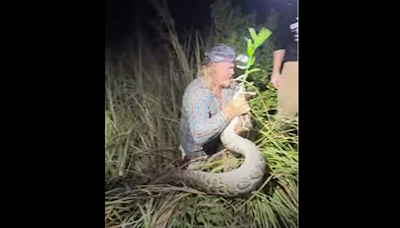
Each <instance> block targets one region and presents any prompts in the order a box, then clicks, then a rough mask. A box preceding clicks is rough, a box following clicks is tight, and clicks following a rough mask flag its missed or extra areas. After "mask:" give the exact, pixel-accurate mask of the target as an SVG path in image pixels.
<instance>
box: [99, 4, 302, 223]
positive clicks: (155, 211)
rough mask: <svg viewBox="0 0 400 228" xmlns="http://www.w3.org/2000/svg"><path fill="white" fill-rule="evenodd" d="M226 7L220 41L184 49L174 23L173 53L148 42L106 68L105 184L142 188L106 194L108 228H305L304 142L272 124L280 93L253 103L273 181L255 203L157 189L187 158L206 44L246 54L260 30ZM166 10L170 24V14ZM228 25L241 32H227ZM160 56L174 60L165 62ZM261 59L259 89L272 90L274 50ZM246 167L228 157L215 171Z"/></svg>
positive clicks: (218, 15)
mask: <svg viewBox="0 0 400 228" xmlns="http://www.w3.org/2000/svg"><path fill="white" fill-rule="evenodd" d="M224 4H225V5H224ZM226 4H228V3H226V2H217V3H215V4H214V5H213V17H214V22H215V23H214V28H215V31H219V33H218V34H216V33H215V34H214V36H212V39H208V38H203V39H202V38H200V37H198V36H192V37H191V38H189V39H190V40H189V41H190V42H189V41H184V42H183V41H180V40H179V39H178V36H177V34H176V33H175V30H174V29H173V26H171V24H168V23H166V26H170V27H168V28H169V29H167V31H168V34H163V35H168V37H169V39H170V43H169V44H168V46H165V47H161V48H162V49H160V50H152V51H149V48H148V46H147V45H146V43H145V42H143V43H140V44H139V45H138V46H139V47H140V48H139V49H137V51H135V52H132V53H131V55H130V56H129V58H126V57H124V60H120V61H119V62H118V63H115V62H114V63H110V62H109V61H107V60H106V71H105V89H106V94H105V178H106V180H108V179H111V178H114V177H117V176H122V175H127V174H130V175H131V176H132V177H134V178H133V179H132V180H131V181H132V182H134V184H135V186H133V189H131V190H130V191H122V192H121V191H117V189H112V190H110V191H107V192H106V198H105V226H106V227H151V228H154V227H297V215H298V209H297V206H298V200H297V168H298V166H297V154H298V153H297V136H296V135H293V134H291V133H290V132H289V133H288V132H282V131H281V130H279V128H278V125H277V123H275V122H274V121H272V120H269V116H268V115H267V111H268V110H269V109H271V108H273V106H274V103H273V101H271V100H273V99H271V98H274V96H275V95H274V94H275V92H274V90H272V89H270V90H265V91H263V92H261V94H260V95H259V96H258V97H256V98H255V99H254V100H252V102H251V106H252V109H253V110H252V116H253V119H254V120H255V121H256V122H257V133H259V136H258V138H257V141H256V144H257V145H258V146H259V147H260V149H261V151H262V153H263V155H264V157H265V158H266V159H267V163H268V165H269V167H270V168H271V170H272V173H271V175H270V176H269V177H268V178H267V179H266V181H265V182H264V184H263V186H262V187H261V188H260V189H257V190H255V191H254V192H253V193H252V196H251V197H250V198H235V199H224V198H222V197H215V196H209V195H205V194H203V193H201V192H198V191H196V190H193V189H190V188H183V187H176V186H169V185H160V184H157V185H156V184H154V183H152V181H151V180H152V179H153V177H154V176H155V175H158V174H159V173H166V172H167V171H168V170H167V169H168V168H169V167H168V165H169V164H170V163H172V162H174V160H175V159H177V158H179V157H180V153H179V151H178V150H177V147H178V146H179V116H180V106H181V98H182V95H183V92H184V89H185V88H186V86H187V84H188V83H189V82H190V81H191V80H193V78H194V77H195V76H196V72H197V71H196V69H197V66H198V62H199V53H200V50H204V48H205V47H206V46H210V43H207V42H205V43H204V44H203V42H202V41H203V40H213V39H214V42H228V43H229V44H234V45H235V46H236V47H237V48H238V49H239V50H243V48H244V47H245V46H244V44H245V42H244V39H243V37H244V36H245V34H246V31H247V28H248V27H254V24H252V23H254V17H255V16H254V15H250V16H248V15H241V14H239V11H238V10H237V9H236V11H235V9H232V8H226V7H227V5H226ZM158 7H159V10H160V13H161V15H164V16H165V17H164V22H166V21H167V20H166V19H168V17H167V16H166V15H167V14H166V12H167V11H166V9H165V8H164V6H162V5H161V6H160V5H158ZM221 7H224V8H221ZM229 7H230V5H229ZM227 12H235V13H232V14H229V13H227ZM229 15H231V17H229ZM232 15H234V17H233V16H232ZM233 18H234V19H233ZM228 19H229V20H228ZM224 21H225V23H224ZM241 23H243V24H241ZM224 24H225V25H226V24H230V25H229V26H231V25H232V26H233V27H232V28H224V26H223V25H224ZM259 26H260V25H259ZM231 31H234V32H231ZM246 36H248V35H246ZM242 39H243V40H242ZM142 40H143V39H142ZM165 50H168V52H165ZM154 53H166V55H165V56H162V58H159V57H160V56H154ZM256 55H257V56H258V62H257V65H256V67H260V68H263V69H264V70H265V72H263V73H260V74H259V75H256V76H255V79H254V81H264V82H265V81H267V80H266V78H267V77H268V76H269V73H268V72H269V71H270V67H271V46H270V44H268V43H267V44H266V45H264V46H263V47H262V48H261V50H260V51H259V52H258V53H257V54H256ZM131 63H135V64H131ZM257 77H258V78H257ZM254 89H255V90H256V91H258V89H257V88H254ZM258 92H259V91H258ZM294 127H296V123H294ZM240 162H241V159H238V158H235V157H233V156H230V155H229V154H222V155H221V156H219V157H217V158H216V159H214V160H212V161H210V162H209V165H210V166H211V165H212V167H213V171H214V172H216V171H218V170H226V169H227V168H228V167H227V164H240ZM211 163H212V164H211Z"/></svg>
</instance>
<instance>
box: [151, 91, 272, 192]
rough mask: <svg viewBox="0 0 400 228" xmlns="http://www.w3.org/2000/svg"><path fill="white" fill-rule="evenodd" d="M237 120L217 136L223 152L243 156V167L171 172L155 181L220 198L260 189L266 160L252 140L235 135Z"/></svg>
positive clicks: (237, 94) (175, 170)
mask: <svg viewBox="0 0 400 228" xmlns="http://www.w3.org/2000/svg"><path fill="white" fill-rule="evenodd" d="M241 92H242V91H239V92H237V93H236V94H235V96H239V95H240V93H241ZM241 117H245V116H241ZM239 118H240V117H235V118H234V119H233V120H232V121H231V122H230V123H229V124H228V126H227V127H226V128H225V129H224V131H223V132H222V134H221V136H220V139H221V142H222V144H223V145H224V146H225V148H226V149H228V150H230V151H234V152H237V153H240V154H241V155H243V156H244V157H245V160H244V162H243V164H242V165H241V166H240V167H239V168H238V169H235V170H232V171H229V172H224V173H209V172H204V171H200V170H179V169H173V170H171V171H170V172H169V173H168V174H166V175H164V177H163V178H161V179H159V180H158V181H157V182H158V183H166V184H173V185H174V184H176V183H177V182H183V183H184V184H185V185H186V186H189V187H192V188H194V189H197V190H199V191H202V192H204V193H207V194H210V195H219V196H223V197H236V196H240V195H245V194H248V193H250V192H251V191H253V190H254V189H255V188H257V187H258V186H260V184H261V182H262V180H263V177H264V175H265V173H266V171H267V165H266V161H265V158H264V157H263V156H262V154H261V152H260V150H259V149H258V147H257V146H256V145H255V144H254V143H253V142H252V141H250V140H249V139H247V138H244V137H241V136H240V135H238V134H236V133H235V131H234V128H235V126H237V125H238V124H240V122H239V121H240V119H239Z"/></svg>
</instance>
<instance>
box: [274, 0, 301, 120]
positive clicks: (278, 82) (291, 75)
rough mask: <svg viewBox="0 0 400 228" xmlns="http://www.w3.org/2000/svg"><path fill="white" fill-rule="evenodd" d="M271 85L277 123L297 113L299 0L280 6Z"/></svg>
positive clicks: (291, 117)
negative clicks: (276, 109)
mask: <svg viewBox="0 0 400 228" xmlns="http://www.w3.org/2000/svg"><path fill="white" fill-rule="evenodd" d="M281 4H282V5H281V7H280V8H281V9H280V18H279V23H278V30H277V32H276V43H275V51H274V61H273V70H272V76H271V83H272V85H273V86H274V87H275V88H276V89H277V93H278V114H277V118H278V119H293V118H294V117H295V116H296V114H297V113H298V61H297V41H298V17H297V0H290V1H287V2H285V3H281Z"/></svg>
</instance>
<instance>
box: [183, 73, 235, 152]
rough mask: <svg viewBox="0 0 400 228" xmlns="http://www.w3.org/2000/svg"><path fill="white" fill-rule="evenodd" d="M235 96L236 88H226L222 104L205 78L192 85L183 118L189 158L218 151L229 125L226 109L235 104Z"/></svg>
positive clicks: (184, 98) (184, 138) (223, 90)
mask: <svg viewBox="0 0 400 228" xmlns="http://www.w3.org/2000/svg"><path fill="white" fill-rule="evenodd" d="M234 93H235V88H223V89H222V104H221V103H220V102H219V101H218V99H217V98H216V97H215V95H214V93H213V92H212V91H211V90H209V89H208V88H207V87H206V84H205V81H204V79H203V78H196V79H195V80H194V81H193V82H191V83H190V84H189V85H188V87H187V88H186V90H185V93H184V95H183V102H182V116H181V146H182V148H183V149H184V151H185V153H186V154H188V155H190V154H191V153H192V154H193V153H201V154H202V155H205V154H210V153H215V152H216V151H217V149H218V147H219V146H220V140H219V136H220V134H221V133H222V131H223V130H224V129H225V127H226V126H227V125H228V124H229V121H228V119H227V117H226V116H225V114H224V113H223V112H222V107H223V106H224V105H225V104H227V103H228V102H230V101H231V100H232V98H233V95H234ZM204 153H205V154H204Z"/></svg>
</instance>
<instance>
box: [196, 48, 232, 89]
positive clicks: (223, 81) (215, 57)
mask: <svg viewBox="0 0 400 228" xmlns="http://www.w3.org/2000/svg"><path fill="white" fill-rule="evenodd" d="M235 58H236V53H235V49H233V48H232V47H229V46H227V45H225V44H220V45H217V46H214V47H213V48H211V50H209V51H207V52H206V53H205V54H204V59H203V61H202V66H203V67H202V68H203V70H202V71H203V76H206V77H208V80H212V81H213V84H216V85H219V86H222V87H228V86H230V85H231V82H230V81H229V80H231V79H232V77H233V75H234V73H235V71H234V67H235ZM205 71H207V72H205ZM207 74H208V75H207Z"/></svg>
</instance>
